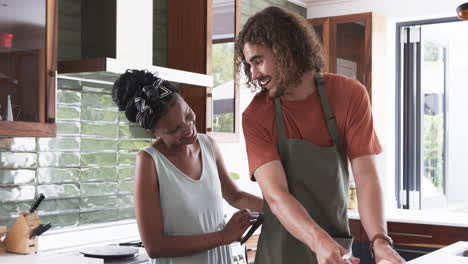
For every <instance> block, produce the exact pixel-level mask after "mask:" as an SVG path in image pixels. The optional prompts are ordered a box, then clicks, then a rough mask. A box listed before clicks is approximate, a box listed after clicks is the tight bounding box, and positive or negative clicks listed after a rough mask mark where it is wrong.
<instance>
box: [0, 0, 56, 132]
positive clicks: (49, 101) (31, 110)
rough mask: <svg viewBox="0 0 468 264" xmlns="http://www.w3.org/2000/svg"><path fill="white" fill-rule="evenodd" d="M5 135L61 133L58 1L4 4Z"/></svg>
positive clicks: (0, 71) (1, 82) (0, 81)
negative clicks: (8, 113) (57, 122)
mask: <svg viewBox="0 0 468 264" xmlns="http://www.w3.org/2000/svg"><path fill="white" fill-rule="evenodd" d="M0 38H1V43H0V105H1V109H0V115H1V116H2V118H3V119H5V118H6V116H5V111H6V108H7V98H8V97H10V98H11V100H10V102H11V109H12V114H13V115H12V116H13V121H5V120H3V119H2V121H0V136H32V137H52V136H55V133H56V127H55V86H56V77H55V73H56V64H57V63H56V60H57V58H56V57H57V56H56V55H57V0H41V1H37V0H25V1H7V2H5V3H4V4H2V5H1V6H0Z"/></svg>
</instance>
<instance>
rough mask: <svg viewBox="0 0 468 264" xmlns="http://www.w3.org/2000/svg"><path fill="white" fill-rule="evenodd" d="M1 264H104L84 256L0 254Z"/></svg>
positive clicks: (99, 260)
mask: <svg viewBox="0 0 468 264" xmlns="http://www.w3.org/2000/svg"><path fill="white" fill-rule="evenodd" d="M0 262H1V263H15V264H39V263H41V264H43V263H47V264H63V263H66V264H103V263H104V261H103V260H102V259H97V258H86V257H82V256H65V255H43V254H29V255H20V254H11V253H6V254H0Z"/></svg>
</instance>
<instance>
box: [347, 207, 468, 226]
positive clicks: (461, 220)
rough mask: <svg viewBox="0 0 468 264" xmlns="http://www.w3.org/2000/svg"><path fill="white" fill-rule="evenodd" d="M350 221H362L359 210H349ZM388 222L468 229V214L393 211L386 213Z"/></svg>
mask: <svg viewBox="0 0 468 264" xmlns="http://www.w3.org/2000/svg"><path fill="white" fill-rule="evenodd" d="M348 216H349V219H360V217H359V213H358V211H357V210H348ZM385 220H386V221H387V222H397V223H411V224H424V225H442V226H458V227H468V214H467V213H453V212H448V211H435V210H434V211H429V210H421V211H420V210H404V209H392V210H387V211H386V212H385Z"/></svg>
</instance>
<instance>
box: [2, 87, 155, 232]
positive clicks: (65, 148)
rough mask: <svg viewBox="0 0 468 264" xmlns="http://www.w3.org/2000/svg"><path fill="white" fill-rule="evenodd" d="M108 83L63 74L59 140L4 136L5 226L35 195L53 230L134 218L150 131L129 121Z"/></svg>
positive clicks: (3, 210) (58, 109) (150, 137)
mask: <svg viewBox="0 0 468 264" xmlns="http://www.w3.org/2000/svg"><path fill="white" fill-rule="evenodd" d="M111 88H112V87H111V85H103V84H96V83H90V82H79V81H74V80H73V81H72V80H65V79H58V90H57V137H55V138H20V137H14V138H11V137H10V138H0V224H7V225H8V226H10V225H11V224H12V223H13V221H14V219H13V218H12V217H13V216H14V215H16V214H18V213H20V212H25V211H27V209H28V208H29V206H30V203H31V200H32V199H33V198H34V196H35V195H36V194H38V193H44V195H45V196H46V199H45V200H44V202H43V203H42V204H41V206H40V207H39V209H38V213H39V215H40V216H41V220H42V222H45V223H48V222H51V223H52V224H53V225H54V226H55V227H57V226H70V225H81V224H89V223H101V222H110V221H116V220H122V219H130V218H134V209H133V195H132V191H133V175H134V173H133V171H134V163H135V155H136V153H137V152H138V150H140V149H141V148H142V147H144V146H146V145H148V144H150V142H151V140H152V135H150V134H148V133H146V131H145V130H143V129H141V128H140V127H138V126H137V125H135V124H130V123H128V122H127V119H126V117H125V115H124V114H123V113H122V112H119V111H118V110H117V108H116V107H115V105H114V102H113V101H112V96H111Z"/></svg>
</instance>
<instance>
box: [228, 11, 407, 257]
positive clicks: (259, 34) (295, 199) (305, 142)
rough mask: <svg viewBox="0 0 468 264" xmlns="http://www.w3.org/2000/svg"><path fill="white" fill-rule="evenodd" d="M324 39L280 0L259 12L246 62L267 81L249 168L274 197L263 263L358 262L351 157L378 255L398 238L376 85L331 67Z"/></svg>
mask: <svg viewBox="0 0 468 264" xmlns="http://www.w3.org/2000/svg"><path fill="white" fill-rule="evenodd" d="M321 52H322V51H321V45H320V43H319V41H318V39H317V37H316V35H315V33H314V32H313V29H312V28H311V26H310V25H308V23H307V20H305V19H304V18H302V17H300V16H298V15H296V14H293V13H290V12H288V11H286V10H283V9H281V8H278V7H269V8H266V9H264V10H262V11H260V12H258V13H257V14H255V15H254V16H253V17H251V18H250V19H249V20H248V21H247V22H246V24H245V25H244V26H243V29H242V30H241V32H240V33H239V35H238V37H237V40H236V62H237V65H238V66H239V70H240V69H243V71H244V73H245V75H246V77H247V84H248V85H249V86H251V87H252V86H253V87H254V88H258V89H259V90H260V92H259V93H258V94H257V95H256V96H255V97H254V99H253V100H252V102H251V103H250V105H249V107H248V108H247V109H246V110H245V112H244V113H243V115H242V125H243V131H244V136H245V141H246V145H247V154H248V160H249V170H250V174H251V177H252V180H256V181H257V182H258V183H259V186H260V188H261V190H262V193H263V195H264V198H265V201H266V203H265V208H264V214H265V215H264V222H263V227H262V233H261V235H260V240H259V244H258V251H257V256H256V261H255V263H260V264H276V263H278V264H280V263H320V264H323V263H327V264H328V263H332V264H334V263H358V262H359V259H357V258H355V257H348V260H345V259H346V255H348V256H349V250H350V247H351V244H352V237H351V234H350V231H349V226H348V215H347V198H348V196H347V194H348V191H347V190H348V184H349V183H348V160H349V161H350V163H351V168H352V171H353V175H354V179H355V182H356V185H357V190H358V201H359V213H360V216H361V221H362V224H363V226H364V228H365V229H366V231H367V235H368V236H369V237H370V238H371V240H372V243H371V244H372V245H371V248H373V252H374V253H375V258H376V261H381V260H383V259H386V260H389V261H391V262H392V263H398V264H400V263H404V260H403V259H402V258H401V257H400V256H399V255H398V253H396V252H395V251H394V250H393V248H392V247H391V243H392V241H391V239H390V238H389V237H388V235H387V230H386V225H385V220H384V217H383V208H382V207H383V206H382V191H381V187H380V183H379V177H378V173H377V170H376V164H375V159H374V158H375V155H376V154H378V153H380V152H381V146H380V143H379V140H378V138H377V136H376V134H375V131H374V127H373V121H372V112H371V106H370V102H369V97H368V95H367V92H366V89H365V88H364V87H363V86H362V85H361V84H360V83H359V82H358V81H356V80H352V79H350V78H347V77H344V76H341V75H337V74H330V73H322V69H323V65H324V60H323V57H322V54H321Z"/></svg>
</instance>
